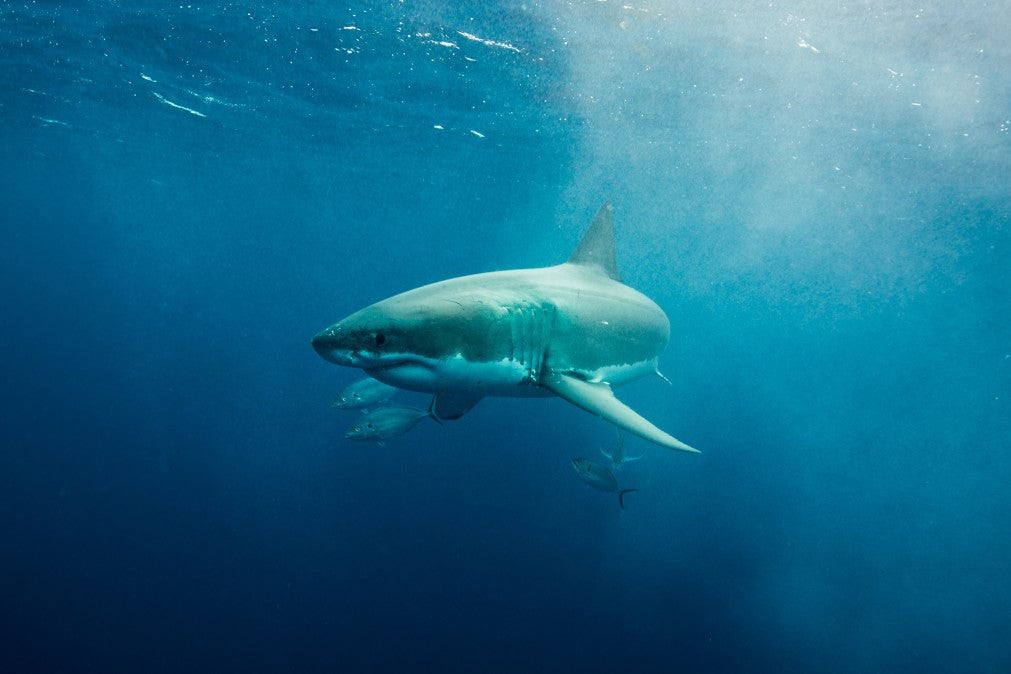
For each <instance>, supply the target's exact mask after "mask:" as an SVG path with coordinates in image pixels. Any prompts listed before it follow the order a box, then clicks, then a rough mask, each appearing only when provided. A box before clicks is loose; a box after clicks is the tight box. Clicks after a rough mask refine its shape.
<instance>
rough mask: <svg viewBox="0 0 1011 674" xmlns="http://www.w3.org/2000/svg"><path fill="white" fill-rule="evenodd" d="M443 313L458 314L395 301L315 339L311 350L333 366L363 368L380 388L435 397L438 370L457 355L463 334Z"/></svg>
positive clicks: (440, 306)
mask: <svg viewBox="0 0 1011 674" xmlns="http://www.w3.org/2000/svg"><path fill="white" fill-rule="evenodd" d="M445 307H452V308H457V307H456V305H452V304H448V305H447V304H446V303H435V305H434V307H433V305H432V304H431V303H429V302H421V303H416V304H412V303H409V302H405V301H403V300H402V299H401V297H400V296H398V297H394V298H391V299H388V300H384V301H382V302H379V303H377V304H373V305H372V306H369V307H366V308H364V309H362V310H361V311H358V312H355V313H353V314H351V315H350V316H348V317H347V318H345V319H344V320H342V321H340V322H338V323H335V324H334V325H331V326H330V327H329V328H326V329H325V330H323V331H322V332H320V333H318V334H317V335H316V336H315V337H313V338H312V346H313V348H314V349H315V350H316V353H318V354H319V355H320V356H322V357H323V358H325V359H326V360H328V361H330V362H331V363H336V364H337V365H344V366H347V367H357V368H361V369H362V370H364V371H365V372H366V373H368V374H369V375H370V376H372V377H374V378H376V379H378V380H379V381H381V382H384V383H387V384H391V385H393V386H397V387H400V388H405V389H409V390H415V391H431V390H433V389H434V388H437V386H436V383H437V381H438V373H437V372H435V368H437V367H438V364H439V363H440V362H442V361H444V360H445V359H446V358H447V357H449V356H452V355H453V354H455V353H457V352H458V351H459V348H458V347H457V346H456V341H457V340H458V339H459V338H460V330H458V329H454V327H453V325H447V324H446V322H445V320H444V316H442V315H440V314H445V313H447V311H448V310H447V309H446V308H445Z"/></svg>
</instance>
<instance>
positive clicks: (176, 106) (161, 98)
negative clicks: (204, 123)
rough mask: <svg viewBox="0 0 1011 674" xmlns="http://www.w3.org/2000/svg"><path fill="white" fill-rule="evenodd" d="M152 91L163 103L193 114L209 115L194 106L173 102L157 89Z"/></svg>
mask: <svg viewBox="0 0 1011 674" xmlns="http://www.w3.org/2000/svg"><path fill="white" fill-rule="evenodd" d="M151 93H152V94H154V97H155V98H157V99H158V100H159V101H161V102H162V103H164V104H165V105H170V106H172V107H173V108H178V109H179V110H185V111H186V112H188V113H190V114H191V115H196V116H197V117H206V116H207V115H205V114H204V113H202V112H200V111H198V110H194V109H193V108H187V107H186V106H184V105H179V104H178V103H173V102H172V101H170V100H169V99H167V98H165V97H164V96H162V95H161V94H159V93H158V92H157V91H152V92H151Z"/></svg>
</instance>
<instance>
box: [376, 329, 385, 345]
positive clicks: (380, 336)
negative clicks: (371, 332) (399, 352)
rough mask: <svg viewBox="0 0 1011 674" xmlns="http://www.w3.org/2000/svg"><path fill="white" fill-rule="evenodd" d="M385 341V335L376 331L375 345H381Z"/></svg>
mask: <svg viewBox="0 0 1011 674" xmlns="http://www.w3.org/2000/svg"><path fill="white" fill-rule="evenodd" d="M385 343H386V335H384V334H383V333H381V332H378V333H376V346H382V345H383V344H385Z"/></svg>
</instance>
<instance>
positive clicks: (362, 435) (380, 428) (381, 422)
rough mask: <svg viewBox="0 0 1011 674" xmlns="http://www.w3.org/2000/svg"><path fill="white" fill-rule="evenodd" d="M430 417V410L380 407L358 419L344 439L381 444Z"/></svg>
mask: <svg viewBox="0 0 1011 674" xmlns="http://www.w3.org/2000/svg"><path fill="white" fill-rule="evenodd" d="M431 416H432V411H431V410H427V411H426V410H419V409H418V408H417V407H380V408H379V409H377V410H373V411H371V412H369V413H368V414H363V415H362V416H360V417H358V421H357V422H355V425H354V426H352V427H351V428H349V429H348V430H347V432H346V433H345V434H344V437H345V438H348V439H349V440H375V441H377V442H380V443H382V441H383V440H388V439H389V438H395V437H397V436H398V435H403V434H404V433H406V432H407V431H409V430H411V429H412V428H414V427H415V425H417V423H418V422H419V421H421V420H422V419H424V418H425V417H431ZM433 418H434V417H433ZM436 420H437V419H436ZM437 421H438V420H437Z"/></svg>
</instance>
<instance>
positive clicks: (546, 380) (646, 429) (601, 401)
mask: <svg viewBox="0 0 1011 674" xmlns="http://www.w3.org/2000/svg"><path fill="white" fill-rule="evenodd" d="M541 384H542V385H543V386H544V387H545V388H547V389H548V390H549V391H551V392H552V393H554V394H555V395H557V396H558V397H560V398H565V399H566V400H568V401H569V402H570V403H572V404H573V405H575V406H577V407H582V408H583V409H584V410H586V411H587V412H590V413H592V414H596V415H597V416H598V417H602V418H604V419H606V420H608V421H610V422H611V423H612V424H614V425H615V426H618V427H620V428H624V429H625V430H626V431H628V432H629V433H634V434H635V435H638V436H639V437H640V438H643V439H644V440H649V441H650V442H655V443H656V444H658V445H660V446H662V447H668V448H670V449H680V450H682V451H685V452H698V451H699V450H697V449H695V448H694V447H689V446H688V445H686V444H685V443H683V442H681V441H680V440H678V439H677V438H675V437H673V436H671V435H668V434H667V433H664V432H663V431H661V430H660V429H659V428H657V427H656V426H654V425H653V424H651V423H650V422H649V421H647V420H646V419H644V418H643V417H642V416H640V415H639V414H638V413H637V412H636V411H635V410H633V409H632V408H631V407H629V406H628V405H626V404H625V403H623V402H621V401H620V400H618V399H617V398H615V397H614V393H612V392H611V386H610V385H609V384H607V383H605V382H589V381H586V380H585V379H580V378H578V377H574V376H572V375H568V374H562V373H558V372H552V373H551V374H549V375H548V376H547V377H543V378H542V380H541Z"/></svg>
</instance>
